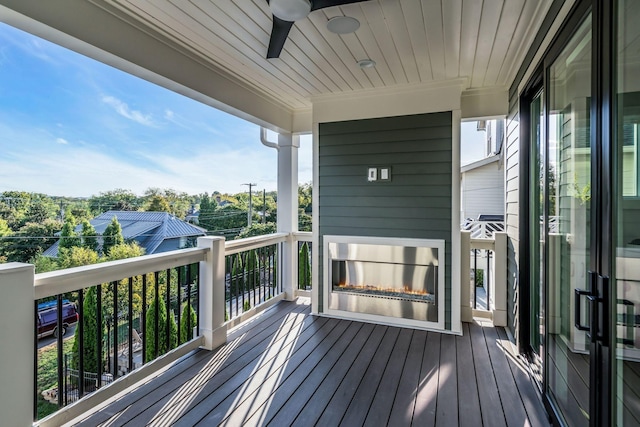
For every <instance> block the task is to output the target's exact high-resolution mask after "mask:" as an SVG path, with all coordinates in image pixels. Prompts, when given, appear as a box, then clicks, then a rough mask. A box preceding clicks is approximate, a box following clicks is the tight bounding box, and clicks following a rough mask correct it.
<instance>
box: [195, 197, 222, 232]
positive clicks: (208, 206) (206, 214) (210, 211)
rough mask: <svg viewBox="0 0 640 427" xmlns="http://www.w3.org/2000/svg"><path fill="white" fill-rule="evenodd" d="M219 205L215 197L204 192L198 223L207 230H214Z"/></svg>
mask: <svg viewBox="0 0 640 427" xmlns="http://www.w3.org/2000/svg"><path fill="white" fill-rule="evenodd" d="M217 207H218V203H217V202H216V201H215V199H211V198H210V197H209V194H207V193H204V194H203V195H202V196H201V198H200V215H199V216H198V225H199V226H200V227H203V228H206V229H207V230H213V228H214V226H215V225H214V222H213V220H214V218H215V211H216V209H217Z"/></svg>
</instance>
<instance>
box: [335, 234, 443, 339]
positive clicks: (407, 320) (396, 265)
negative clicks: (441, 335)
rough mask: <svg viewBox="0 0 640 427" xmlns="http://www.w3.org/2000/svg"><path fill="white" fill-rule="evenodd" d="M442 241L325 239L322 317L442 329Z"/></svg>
mask: <svg viewBox="0 0 640 427" xmlns="http://www.w3.org/2000/svg"><path fill="white" fill-rule="evenodd" d="M444 248H445V242H444V240H430V239H409V238H380V237H362V236H324V266H325V268H324V280H323V296H324V302H325V303H324V304H325V305H324V310H323V311H324V313H325V314H329V315H334V316H336V317H342V318H352V319H356V320H368V321H375V322H379V323H385V324H393V325H402V326H411V327H415V328H421V329H443V328H444V300H445V299H444V272H445V263H444Z"/></svg>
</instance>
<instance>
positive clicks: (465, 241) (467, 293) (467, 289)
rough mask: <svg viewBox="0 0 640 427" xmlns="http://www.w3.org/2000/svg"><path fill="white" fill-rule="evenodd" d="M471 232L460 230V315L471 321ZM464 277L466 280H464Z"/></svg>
mask: <svg viewBox="0 0 640 427" xmlns="http://www.w3.org/2000/svg"><path fill="white" fill-rule="evenodd" d="M470 253H471V232H470V231H461V232H460V287H461V292H460V310H461V311H460V315H461V319H462V321H463V322H472V321H473V311H472V307H471V280H469V277H471V257H470V256H469V254H470ZM465 278H466V280H465Z"/></svg>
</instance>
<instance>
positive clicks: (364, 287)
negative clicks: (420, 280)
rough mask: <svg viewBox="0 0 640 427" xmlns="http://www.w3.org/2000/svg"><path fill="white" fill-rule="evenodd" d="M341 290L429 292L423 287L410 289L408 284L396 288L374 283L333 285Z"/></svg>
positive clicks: (420, 293) (419, 293)
mask: <svg viewBox="0 0 640 427" xmlns="http://www.w3.org/2000/svg"><path fill="white" fill-rule="evenodd" d="M335 287H336V288H339V290H342V291H349V290H354V291H371V292H385V293H400V294H407V295H430V293H429V292H427V291H426V290H423V289H411V288H410V287H409V286H406V285H405V286H403V287H401V288H400V287H398V288H390V287H384V286H375V285H356V284H350V283H344V282H343V283H339V284H337V285H336V286H335Z"/></svg>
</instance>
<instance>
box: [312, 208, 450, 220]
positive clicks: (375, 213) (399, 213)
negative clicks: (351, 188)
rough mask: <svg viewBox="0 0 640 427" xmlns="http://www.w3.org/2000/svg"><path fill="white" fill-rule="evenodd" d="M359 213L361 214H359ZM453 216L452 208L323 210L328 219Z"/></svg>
mask: <svg viewBox="0 0 640 427" xmlns="http://www.w3.org/2000/svg"><path fill="white" fill-rule="evenodd" d="M358 212H359V214H358ZM450 214H451V209H450V208H434V207H429V208H426V209H425V208H421V207H397V206H388V207H377V206H376V207H360V208H349V209H348V210H347V209H345V208H344V207H338V206H325V207H323V208H322V215H323V216H327V217H334V218H335V217H341V216H356V217H360V218H386V217H389V216H391V215H393V216H394V217H396V218H398V219H408V218H413V219H420V218H425V216H427V215H428V216H429V217H441V218H448V217H449V216H450Z"/></svg>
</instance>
